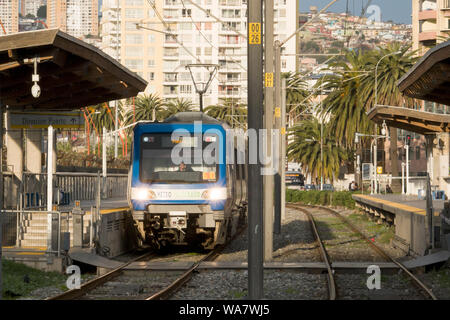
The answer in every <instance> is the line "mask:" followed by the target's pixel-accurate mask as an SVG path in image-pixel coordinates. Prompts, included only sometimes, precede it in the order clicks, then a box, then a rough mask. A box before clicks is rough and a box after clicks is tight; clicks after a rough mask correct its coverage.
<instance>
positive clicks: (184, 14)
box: [181, 9, 192, 18]
mask: <svg viewBox="0 0 450 320" xmlns="http://www.w3.org/2000/svg"><path fill="white" fill-rule="evenodd" d="M191 13H192V12H191V9H181V16H182V17H183V18H186V17H191Z"/></svg>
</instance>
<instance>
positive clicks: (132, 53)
mask: <svg viewBox="0 0 450 320" xmlns="http://www.w3.org/2000/svg"><path fill="white" fill-rule="evenodd" d="M143 55H144V48H143V47H126V48H125V56H127V57H142V56H143Z"/></svg>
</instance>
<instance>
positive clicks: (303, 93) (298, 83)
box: [282, 72, 310, 119]
mask: <svg viewBox="0 0 450 320" xmlns="http://www.w3.org/2000/svg"><path fill="white" fill-rule="evenodd" d="M282 77H283V78H285V79H286V113H287V115H288V117H289V118H291V119H296V118H298V116H299V115H300V114H301V113H302V112H303V111H304V110H305V109H306V108H307V107H308V104H309V103H310V99H309V96H310V94H309V92H308V87H307V84H306V81H305V80H303V77H302V76H301V74H300V73H298V72H297V73H294V72H286V73H283V74H282Z"/></svg>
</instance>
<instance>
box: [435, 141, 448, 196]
mask: <svg viewBox="0 0 450 320" xmlns="http://www.w3.org/2000/svg"><path fill="white" fill-rule="evenodd" d="M439 140H441V142H442V144H440V143H439ZM437 142H438V145H437V148H438V149H439V182H438V184H439V190H444V191H445V194H446V195H447V196H448V197H450V178H449V176H450V167H449V166H450V134H449V133H441V134H439V135H438V141H437Z"/></svg>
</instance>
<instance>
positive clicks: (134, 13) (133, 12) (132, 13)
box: [125, 8, 144, 19]
mask: <svg viewBox="0 0 450 320" xmlns="http://www.w3.org/2000/svg"><path fill="white" fill-rule="evenodd" d="M125 18H126V19H143V18H144V11H143V10H142V9H135V8H127V9H125Z"/></svg>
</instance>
